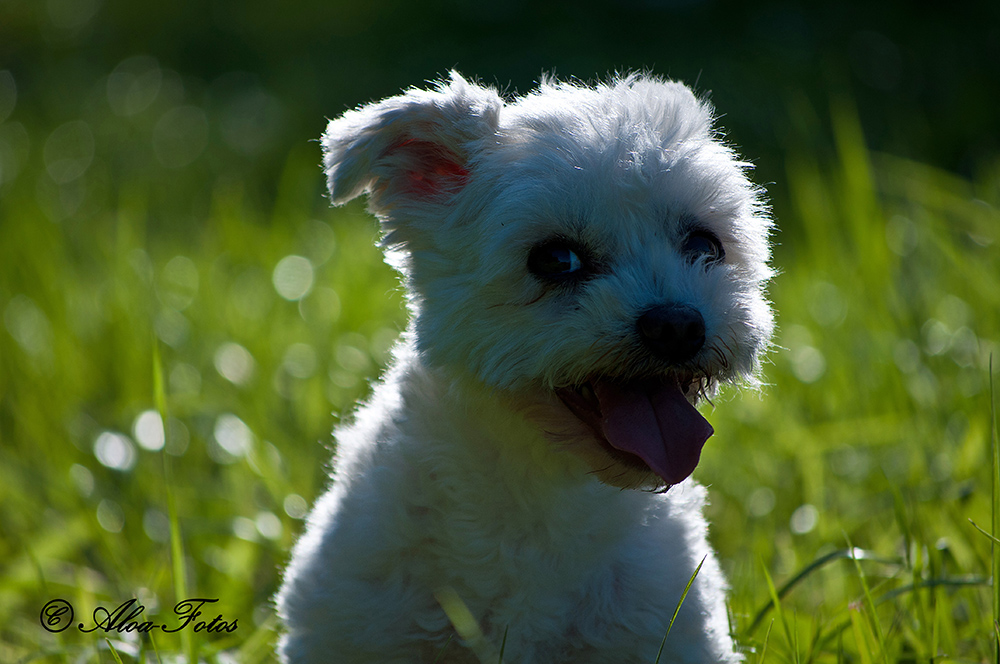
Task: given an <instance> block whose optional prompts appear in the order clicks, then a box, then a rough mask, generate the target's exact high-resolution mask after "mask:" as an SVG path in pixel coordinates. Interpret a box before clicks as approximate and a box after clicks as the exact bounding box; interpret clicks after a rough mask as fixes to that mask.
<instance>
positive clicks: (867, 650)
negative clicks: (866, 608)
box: [849, 606, 872, 664]
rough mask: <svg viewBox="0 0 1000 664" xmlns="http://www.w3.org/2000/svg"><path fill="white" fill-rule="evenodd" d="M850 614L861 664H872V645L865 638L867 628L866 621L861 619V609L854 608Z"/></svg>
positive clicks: (850, 610)
mask: <svg viewBox="0 0 1000 664" xmlns="http://www.w3.org/2000/svg"><path fill="white" fill-rule="evenodd" d="M849 612H850V615H851V629H852V631H853V632H854V640H855V642H856V643H857V646H858V658H859V659H860V660H861V664H872V653H871V643H870V642H869V639H868V638H867V637H866V636H865V631H866V627H867V626H866V624H865V621H864V620H862V619H861V608H860V607H853V606H852V607H851V608H850V609H849Z"/></svg>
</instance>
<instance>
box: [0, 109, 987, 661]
mask: <svg viewBox="0 0 1000 664" xmlns="http://www.w3.org/2000/svg"><path fill="white" fill-rule="evenodd" d="M848 109H849V107H847V106H846V105H834V111H833V113H832V118H833V126H834V128H835V135H836V137H837V145H836V155H837V157H836V159H834V160H827V161H824V162H820V161H818V160H817V159H815V158H812V157H811V156H810V155H809V154H807V153H805V152H804V151H800V150H796V149H795V148H794V147H791V148H789V150H788V158H787V189H788V192H789V199H788V201H787V202H786V201H778V202H777V203H778V210H777V213H778V217H779V225H780V226H781V227H782V228H783V229H784V230H783V232H782V233H780V234H779V235H778V236H777V237H776V240H777V242H778V246H777V248H776V258H775V263H776V265H777V266H778V267H779V268H780V270H781V275H780V276H779V277H777V279H776V280H775V282H774V284H773V287H772V289H771V293H772V297H773V300H774V302H775V304H776V308H777V310H778V311H779V325H780V329H779V333H778V337H777V340H776V341H777V348H776V349H775V351H774V352H773V353H772V354H771V357H770V363H769V365H768V366H767V367H766V370H765V379H766V381H767V382H768V383H769V385H768V386H767V387H766V388H765V389H764V390H763V391H762V392H761V393H760V394H756V393H750V394H735V393H733V394H728V395H724V396H723V398H721V399H719V400H718V401H717V403H716V408H715V410H714V411H713V412H712V413H711V414H710V417H711V419H712V421H713V425H714V426H715V429H716V431H717V434H716V436H715V437H713V439H712V440H711V441H710V443H709V445H708V446H707V447H706V450H705V455H704V461H703V463H702V465H701V467H700V468H699V470H698V472H697V476H698V477H699V478H700V479H701V481H703V482H705V483H707V484H710V486H711V495H712V501H713V504H712V506H711V508H710V511H711V515H710V516H711V519H712V522H713V526H712V533H713V540H714V542H715V543H716V545H717V547H718V549H719V552H720V555H721V557H722V559H723V561H724V565H725V566H726V568H727V571H728V574H729V577H730V580H731V583H732V586H733V593H732V600H731V608H732V612H733V617H732V623H733V626H734V629H735V632H736V633H737V635H738V637H739V639H740V643H741V644H742V645H743V646H744V647H745V648H746V649H747V652H748V659H749V661H750V662H751V663H753V662H757V661H767V662H831V663H833V662H847V661H860V662H873V663H877V662H907V661H917V660H921V661H930V660H932V659H939V660H944V661H985V660H986V659H988V658H990V657H992V652H993V651H992V648H993V642H994V638H995V636H994V629H993V627H992V623H993V620H994V611H995V609H994V608H993V604H994V599H993V597H994V593H993V592H992V591H991V589H990V588H989V587H988V585H987V584H988V578H989V577H990V575H991V573H992V572H991V567H992V566H993V564H994V563H993V561H994V557H993V556H992V553H991V551H992V550H991V546H992V542H991V541H990V539H989V537H987V536H985V535H983V534H982V533H980V532H979V531H977V530H976V529H975V528H974V527H973V526H972V524H970V523H969V520H970V519H971V520H972V521H974V522H975V523H976V524H979V525H980V526H983V527H986V525H987V524H991V523H993V520H992V519H993V511H992V510H993V508H992V505H993V498H992V495H991V486H992V485H991V481H992V474H991V472H990V469H991V465H992V463H991V460H992V452H991V446H990V443H991V436H992V435H993V434H992V428H993V426H994V425H993V424H992V421H991V403H990V389H989V376H988V369H987V367H988V363H989V357H990V355H991V353H992V354H993V355H994V356H997V355H998V353H997V351H998V348H1000V346H998V341H1000V254H998V246H1000V245H998V242H1000V216H998V212H997V207H998V206H1000V187H998V185H997V184H996V182H997V177H996V176H997V173H998V172H1000V171H998V170H996V169H994V170H993V171H988V170H986V169H985V167H984V172H983V174H982V176H981V181H979V182H975V183H970V182H966V181H963V180H961V179H959V178H956V177H954V176H952V175H949V174H946V173H942V172H940V171H937V170H935V169H932V168H929V167H926V166H923V165H920V164H915V163H911V162H907V161H904V160H900V159H897V158H893V157H890V156H886V155H870V154H869V153H868V152H867V151H866V150H865V149H864V143H863V139H862V137H861V135H860V131H859V129H858V127H857V125H856V122H855V121H854V119H853V116H852V114H851V112H850V111H849V110H848ZM95 126H97V125H95ZM3 128H4V127H3V125H0V129H3ZM31 129H32V131H36V130H37V128H31ZM72 129H73V128H72V127H71V128H70V129H67V130H66V131H70V130H72ZM77 129H78V128H77ZM4 131H5V132H6V133H5V134H4V135H7V134H12V133H16V132H13V130H10V128H9V127H7V129H4ZM102 131H103V130H96V131H95V132H94V133H95V134H96V135H97V141H98V148H97V151H98V152H100V141H101V140H104V139H102V136H104V134H103V133H102ZM84 147H86V145H84ZM314 150H315V146H311V147H307V148H303V149H301V150H299V149H297V150H294V151H292V153H291V154H289V155H288V157H287V159H286V160H285V162H284V165H283V166H282V167H281V168H279V169H277V171H278V172H279V173H280V175H279V176H278V178H277V183H276V184H275V185H271V189H273V192H274V193H273V200H272V199H271V198H270V197H269V196H264V195H260V192H258V191H254V189H253V187H254V186H255V185H254V182H257V180H254V179H252V178H239V177H234V176H232V175H231V174H230V175H220V176H219V177H217V178H211V179H207V180H201V181H198V180H196V179H192V178H190V177H188V176H186V175H183V173H184V171H183V170H179V171H176V173H177V174H178V175H177V177H178V178H180V179H181V180H183V181H184V182H185V183H186V184H185V187H187V189H183V188H180V189H178V187H179V185H169V184H168V185H164V184H163V183H162V182H161V180H162V179H167V180H169V178H170V177H172V176H171V173H170V172H165V171H164V170H163V169H162V168H161V169H159V170H157V168H152V167H151V170H150V171H149V172H150V173H153V174H155V179H154V177H153V176H149V177H148V178H146V177H144V175H143V173H144V172H145V171H144V170H143V169H133V170H130V171H117V170H115V169H113V168H111V167H110V166H108V164H109V163H111V158H110V157H108V155H104V157H103V158H104V159H105V161H104V162H100V158H101V157H100V155H99V156H98V158H95V160H96V161H95V164H96V165H94V166H92V167H91V170H88V171H87V173H86V174H85V175H81V176H80V177H79V179H72V180H68V181H66V182H62V183H60V182H57V181H55V180H53V178H52V174H51V173H48V172H46V169H45V167H44V165H43V164H41V163H34V162H31V161H30V160H29V161H27V162H26V165H24V166H23V167H22V168H21V171H20V173H19V174H18V176H17V179H15V180H13V181H7V182H5V183H4V184H3V189H2V190H0V219H2V221H0V232H2V240H0V314H2V319H3V325H2V326H3V329H2V330H0V661H25V662H27V661H51V662H76V661H84V662H97V661H112V660H113V659H115V658H121V660H122V661H124V662H129V661H135V660H136V659H137V658H141V657H146V658H149V660H150V661H163V662H167V661H187V660H190V659H192V658H193V657H200V658H204V659H209V660H212V659H216V658H217V659H220V660H222V661H224V660H226V658H227V657H235V658H237V659H239V661H248V662H255V661H269V660H271V659H272V655H271V651H272V647H273V640H274V629H275V627H276V625H275V621H274V618H273V615H272V610H271V604H270V601H271V596H272V594H273V593H274V591H275V590H276V588H277V584H278V582H279V569H280V566H281V565H282V564H283V562H284V561H285V560H286V559H287V556H288V551H289V547H290V546H291V543H292V542H293V540H294V536H295V535H296V533H298V532H299V531H300V530H301V527H302V522H301V518H302V516H303V515H304V513H305V510H306V506H307V505H308V504H309V503H310V502H311V501H312V499H313V498H314V497H315V496H316V495H317V493H318V492H319V491H320V489H321V488H322V486H323V483H324V481H325V471H326V467H327V463H328V459H329V449H328V448H329V445H330V440H329V431H330V429H331V428H332V426H333V425H334V424H335V422H336V420H337V418H338V417H339V416H340V415H342V414H346V413H348V412H349V410H350V407H351V404H352V403H353V402H354V401H355V400H356V399H357V398H358V397H360V396H363V395H364V394H365V392H366V390H367V387H366V384H367V383H366V381H367V380H368V379H369V378H371V377H373V376H375V375H376V374H377V373H378V371H379V370H380V368H381V367H382V366H383V365H384V362H385V358H386V349H387V348H388V346H389V345H390V343H391V341H392V338H393V336H394V334H395V333H396V331H397V330H398V329H399V327H400V326H401V325H402V324H403V320H404V311H403V309H402V304H401V302H402V296H401V293H400V292H399V289H398V287H397V285H396V282H395V279H394V277H393V275H392V274H391V272H390V271H389V269H388V268H387V267H386V266H385V265H384V264H382V262H381V258H380V256H379V254H378V252H377V250H376V249H375V248H374V247H373V246H372V242H373V239H374V237H375V233H376V229H375V225H374V221H373V220H372V219H371V218H370V217H368V216H367V215H365V214H364V212H363V209H362V207H361V206H360V205H356V204H355V205H352V206H350V207H348V208H347V209H345V210H329V209H327V207H326V202H325V199H323V198H322V196H321V193H322V179H321V175H320V174H319V172H318V169H317V167H316V166H315V164H316V163H317V162H318V161H319V158H318V154H316V153H315V151H314ZM102 164H103V165H102ZM56 176H57V178H60V177H68V175H66V174H65V173H64V174H62V175H60V174H59V173H57V174H56ZM46 178H47V179H46ZM184 178H187V179H186V180H185V179H184ZM80 180H82V182H81V181H80ZM85 185H86V187H89V189H87V188H86V187H85V191H83V192H82V193H81V192H79V191H77V190H76V189H75V188H80V187H84V186H85ZM67 188H71V189H72V191H70V190H68V189H67ZM164 191H170V192H172V193H173V194H175V196H174V199H173V201H172V202H171V203H170V204H169V205H168V206H167V207H169V209H175V208H176V207H177V206H178V202H177V200H176V195H177V194H183V193H185V192H186V193H187V194H188V195H189V196H190V209H191V210H194V211H195V212H194V213H192V215H193V218H184V217H179V216H177V215H170V214H167V213H165V212H164V211H163V210H164V209H165V208H164V205H166V203H164V200H165V199H164V196H165V194H164ZM47 192H48V193H47ZM53 192H54V193H53ZM49 193H53V194H52V195H55V196H56V197H57V198H58V197H59V196H62V197H63V198H62V199H58V200H59V201H62V202H61V203H59V205H63V206H65V205H70V204H72V203H73V201H69V203H67V202H66V200H65V199H67V197H72V196H83V199H82V202H79V201H77V202H76V204H77V207H76V208H75V211H74V212H73V213H71V214H68V215H64V214H60V213H59V211H58V210H55V211H53V209H51V206H52V205H55V203H53V202H52V201H51V200H48V201H47V199H46V198H45V196H47V195H48V194H49ZM265 201H270V202H265ZM57 202H58V201H57ZM171 206H172V207H171ZM64 211H65V210H64ZM161 390H162V392H161ZM157 426H159V429H157ZM994 534H995V533H994ZM852 553H853V555H851V554H852ZM180 558H183V559H182V560H181V559H180ZM803 570H805V573H804V574H802V576H801V577H799V578H796V575H797V574H799V573H800V572H802V571H803ZM772 580H773V581H772ZM790 582H791V583H790ZM183 594H188V595H190V596H192V597H202V598H217V599H218V600H219V601H218V603H216V604H215V605H213V607H212V608H211V615H208V611H207V610H206V616H205V617H206V618H207V619H211V618H213V617H215V615H216V614H221V615H222V616H223V617H224V619H226V620H236V621H237V622H238V625H239V627H238V629H237V630H236V631H235V632H234V633H230V634H227V633H224V632H223V633H215V634H206V633H204V632H199V633H195V632H193V631H191V630H186V631H182V632H179V633H173V634H166V633H156V634H155V635H154V636H153V640H152V641H149V640H146V639H140V638H138V637H137V635H136V634H135V633H118V632H113V633H111V634H105V633H104V632H103V631H95V632H92V633H88V634H83V633H81V632H80V631H79V630H77V629H75V628H72V629H67V630H66V631H64V632H61V633H59V634H51V633H49V632H47V631H45V630H44V629H42V626H41V624H40V621H39V612H40V611H41V609H42V606H43V605H45V603H46V602H48V601H49V600H50V599H53V598H64V599H66V600H67V601H69V602H70V603H71V604H72V606H73V607H74V609H75V614H76V621H84V622H86V623H88V624H92V623H93V616H94V610H95V609H96V608H97V607H104V608H107V609H109V610H112V609H114V608H115V607H117V606H118V605H119V604H121V603H122V602H124V601H126V600H128V599H130V598H133V597H136V598H138V600H139V602H140V603H141V604H143V605H144V606H145V607H146V612H145V613H144V614H143V617H144V619H146V620H154V621H158V622H164V623H172V624H176V623H177V619H176V617H175V616H174V615H173V613H172V612H173V607H174V605H175V604H176V603H177V602H179V601H180V600H182V599H185V597H181V596H180V595H183ZM769 606H770V608H768V607H769ZM758 616H760V618H759V619H757V618H758ZM775 623H777V624H775ZM182 635H184V638H185V639H188V640H189V643H183V642H182ZM105 637H107V639H108V640H107V641H106V640H105ZM493 645H494V647H495V648H499V647H500V646H501V644H493Z"/></svg>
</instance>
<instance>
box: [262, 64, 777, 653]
mask: <svg viewBox="0 0 1000 664" xmlns="http://www.w3.org/2000/svg"><path fill="white" fill-rule="evenodd" d="M323 147H324V149H325V161H324V163H325V167H326V172H327V175H328V177H329V186H330V192H331V194H332V198H333V202H334V203H336V204H340V203H344V202H346V201H348V200H350V199H352V198H355V197H356V196H359V195H361V194H365V193H367V194H368V196H369V206H370V209H371V211H372V212H373V213H374V214H375V215H377V216H378V218H379V220H380V222H381V225H382V229H383V231H384V235H383V240H382V244H383V246H384V248H385V250H386V255H387V259H388V260H389V262H390V263H391V264H392V265H393V266H395V267H396V268H397V269H398V270H399V271H400V273H401V274H402V276H403V278H404V281H405V284H406V288H407V292H408V296H409V308H410V312H411V314H412V320H411V322H410V326H409V328H408V329H407V331H406V333H405V334H404V335H403V339H402V341H401V342H400V344H399V345H398V346H397V348H396V350H395V358H394V362H393V364H392V367H391V369H390V370H389V372H388V375H387V376H386V377H385V379H384V380H383V382H382V383H381V384H380V385H378V386H377V387H376V388H375V393H374V395H373V396H372V398H371V401H370V402H369V403H368V404H366V405H364V406H362V407H361V408H360V410H359V411H358V413H357V416H356V418H355V421H354V423H353V424H351V425H349V426H346V427H344V428H342V429H340V430H339V431H338V432H337V436H336V438H337V458H336V462H335V470H334V474H333V483H332V486H331V488H330V489H329V491H328V492H327V493H326V494H325V495H324V496H323V497H322V498H320V500H319V502H318V503H317V504H316V506H315V509H314V510H313V512H312V515H311V516H310V518H309V522H308V527H307V529H306V532H305V534H304V535H303V536H302V538H301V539H300V541H299V542H298V544H297V546H296V547H295V552H294V556H293V558H292V561H291V564H290V565H289V567H288V570H287V572H286V575H285V582H284V587H283V588H282V590H281V592H280V594H279V597H278V609H279V612H280V615H281V617H282V619H283V621H284V623H285V626H286V629H287V633H286V634H285V636H284V637H283V639H282V642H281V646H280V650H281V656H282V658H283V659H284V660H285V661H287V662H294V663H300V662H309V663H318V662H332V663H336V664H360V663H378V664H404V663H405V664H416V663H418V662H420V663H424V662H426V663H427V664H430V663H431V662H475V661H479V660H480V659H482V660H484V661H487V662H490V663H491V664H492V662H496V661H498V657H497V656H496V655H497V654H498V653H499V652H500V649H501V645H502V647H503V649H504V660H505V661H507V662H509V663H512V664H557V663H561V662H572V663H574V664H584V663H594V664H597V663H601V664H605V663H611V662H623V663H630V664H631V663H636V664H653V662H654V660H655V659H656V656H657V652H658V650H659V648H660V646H661V643H662V642H663V640H664V636H665V635H666V634H667V631H668V626H669V625H670V621H671V617H672V616H673V614H674V611H675V609H676V608H677V606H678V602H679V601H680V599H681V596H682V594H683V592H684V589H685V586H686V585H687V584H688V582H689V580H690V579H691V577H692V575H693V574H694V572H695V569H696V568H697V567H698V565H699V564H700V563H704V564H703V565H702V567H701V570H700V573H699V574H698V575H697V577H696V579H695V581H694V584H693V586H692V587H691V590H690V592H689V594H688V595H687V598H686V600H685V601H684V603H683V606H682V608H681V610H680V613H679V614H678V616H677V618H676V620H675V622H674V623H673V625H672V628H671V629H670V633H669V635H667V638H666V641H665V644H664V646H663V653H662V655H661V657H660V660H659V661H660V662H662V663H664V664H666V663H671V664H676V663H678V662H738V661H740V660H741V657H740V655H739V654H737V653H736V652H735V651H734V646H733V641H732V638H731V637H730V635H729V624H728V617H727V609H726V603H725V587H726V584H725V580H724V578H723V575H722V573H721V571H720V569H719V565H718V563H717V561H716V559H715V557H714V555H713V553H712V551H711V549H710V547H709V544H708V542H707V539H706V531H707V524H706V522H705V520H704V518H703V516H702V513H701V512H702V506H703V504H704V501H705V490H704V489H703V488H702V487H700V486H699V485H697V484H695V483H694V482H693V481H692V480H689V479H687V478H688V476H689V475H690V474H691V473H692V471H693V470H694V469H695V466H696V464H697V463H698V459H699V456H700V453H701V449H702V445H703V444H704V442H705V440H706V439H707V438H708V437H709V436H710V435H711V434H712V428H711V426H710V425H709V424H708V422H706V421H705V419H704V418H703V417H702V416H701V415H700V414H699V413H698V411H697V410H696V409H695V407H694V404H695V403H696V402H697V401H698V400H699V399H700V398H703V397H705V396H706V395H710V394H711V393H713V392H714V390H715V389H716V387H717V384H718V383H719V382H720V381H730V382H732V381H739V382H742V383H748V382H749V383H753V382H754V376H755V374H756V373H757V370H758V364H759V362H758V358H759V355H760V354H761V352H762V351H763V350H764V349H765V348H766V346H767V345H768V340H769V338H770V335H771V331H772V326H773V320H772V314H771V310H770V307H769V305H768V303H767V301H766V299H765V295H764V286H765V284H766V282H767V280H768V278H769V277H770V275H771V271H770V269H769V268H768V265H767V260H768V256H769V247H768V241H767V236H768V232H769V228H770V220H769V218H768V215H767V212H766V210H765V207H764V205H763V204H762V202H761V199H760V193H761V192H760V190H759V189H758V188H756V187H754V186H753V185H752V184H751V183H750V182H749V181H748V179H747V178H746V176H745V175H744V170H745V169H746V164H744V163H741V162H740V161H738V160H737V158H736V157H735V155H734V153H733V152H732V150H730V149H729V148H728V147H726V146H725V145H723V144H722V143H721V142H720V141H719V138H718V136H717V135H716V134H715V132H714V131H713V129H712V115H711V109H710V108H709V107H708V105H707V104H706V103H704V102H702V101H699V100H698V99H697V98H696V97H695V96H694V95H693V94H692V93H691V91H690V90H689V89H688V88H686V87H685V86H684V85H682V84H680V83H675V82H665V81H661V80H657V79H653V78H648V77H645V76H630V77H627V78H623V79H618V80H615V81H612V82H611V83H609V84H607V85H598V86H596V87H593V88H591V87H585V86H582V85H576V84H568V83H555V82H552V81H548V82H543V84H542V85H541V87H540V88H539V89H538V90H537V91H536V92H533V93H531V94H529V95H527V96H524V97H521V98H518V99H515V100H513V101H510V102H506V103H505V102H504V100H503V99H502V98H501V97H500V96H499V95H498V94H497V93H496V92H495V91H494V90H491V89H488V88H484V87H481V86H479V85H476V84H474V83H470V82H468V81H466V80H464V79H463V78H462V77H461V76H459V75H458V74H454V73H453V74H452V75H451V77H450V80H449V81H447V82H442V83H440V84H438V85H437V86H436V87H435V88H434V89H432V90H418V89H413V90H410V91H408V92H406V93H404V94H402V95H399V96H397V97H392V98H390V99H386V100H384V101H381V102H378V103H375V104H370V105H368V106H364V107H362V108H360V109H358V110H355V111H351V112H348V113H346V114H345V115H344V116H343V117H341V118H338V119H336V120H333V121H332V122H330V125H329V127H328V129H327V132H326V135H325V136H324V138H323ZM622 489H638V490H635V491H623V490H622ZM668 489H669V490H668ZM465 609H467V611H468V612H467V613H465ZM446 610H447V612H446ZM463 614H465V615H469V614H471V616H472V617H473V618H474V620H475V624H473V623H472V622H471V621H469V620H467V619H465V620H463V619H462V615H463ZM449 615H450V616H451V619H449ZM456 626H457V627H458V633H457V634H456V631H455V630H456ZM476 626H478V630H479V633H478V635H476V634H475V633H474V631H475V629H476ZM490 653H492V654H490Z"/></svg>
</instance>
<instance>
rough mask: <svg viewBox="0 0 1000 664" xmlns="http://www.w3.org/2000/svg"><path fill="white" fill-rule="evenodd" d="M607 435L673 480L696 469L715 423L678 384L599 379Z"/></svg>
mask: <svg viewBox="0 0 1000 664" xmlns="http://www.w3.org/2000/svg"><path fill="white" fill-rule="evenodd" d="M594 393H595V394H596V395H597V399H598V401H600V404H601V429H602V432H603V433H604V437H605V438H607V440H608V442H609V443H611V445H612V447H615V448H617V449H619V450H621V451H623V452H629V453H630V454H634V455H636V456H637V457H639V458H640V459H642V460H643V461H645V462H646V465H648V466H649V467H650V468H651V469H652V470H653V472H654V473H656V474H657V475H659V476H660V477H662V478H663V479H664V480H666V482H667V483H668V484H677V483H679V482H681V481H682V480H684V479H685V478H686V477H687V476H688V475H690V474H691V473H693V472H694V469H695V466H697V465H698V460H699V459H700V458H701V448H702V446H704V444H705V441H706V440H708V437H709V436H711V435H712V433H714V429H712V425H711V424H709V423H708V420H706V419H705V418H704V417H702V416H701V413H699V412H698V410H697V409H696V408H695V407H694V406H692V405H691V403H690V402H689V401H688V400H687V399H686V398H685V397H684V394H683V393H681V390H680V387H678V386H677V385H676V384H673V383H671V384H668V385H650V386H638V385H626V386H623V385H615V384H612V383H606V382H604V381H595V383H594Z"/></svg>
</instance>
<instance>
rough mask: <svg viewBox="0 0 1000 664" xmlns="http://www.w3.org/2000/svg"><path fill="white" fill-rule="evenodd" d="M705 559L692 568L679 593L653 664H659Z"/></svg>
mask: <svg viewBox="0 0 1000 664" xmlns="http://www.w3.org/2000/svg"><path fill="white" fill-rule="evenodd" d="M707 558H708V556H705V557H704V558H702V559H701V562H700V563H698V566H697V567H695V568H694V574H692V575H691V578H690V579H688V582H687V585H686V586H684V592H682V593H681V598H680V600H679V601H678V602H677V608H675V609H674V615H672V616H670V622H669V623H668V624H667V633H666V634H664V635H663V640H662V641H660V649H659V650H658V651H657V652H656V659H655V660H654V661H653V664H660V656H661V655H662V654H663V646H664V645H666V643H667V637H668V636H670V630H671V629H672V628H673V626H674V621H675V620H677V614H678V613H680V612H681V606H683V605H684V599H685V598H686V597H687V595H688V591H689V590H691V586H692V585H693V584H694V580H695V579H696V578H698V572H700V571H701V566H702V565H704V564H705V560H706V559H707Z"/></svg>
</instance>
